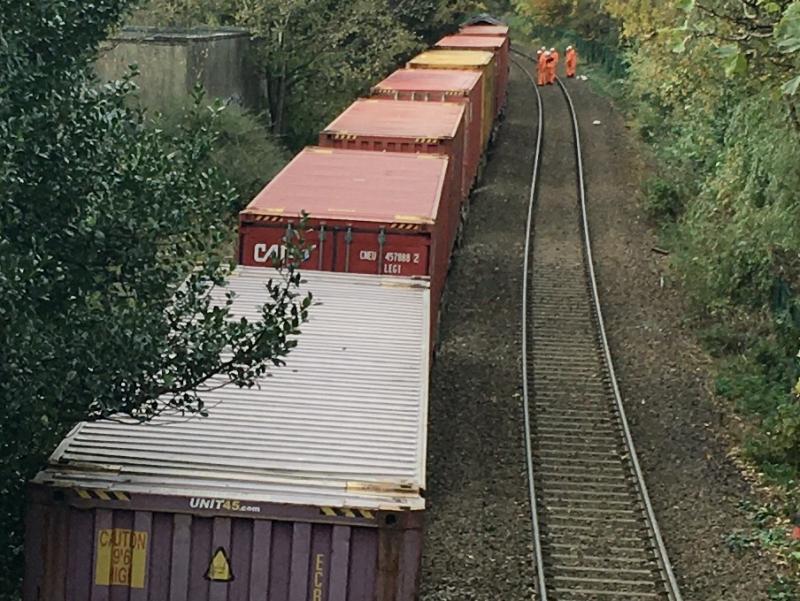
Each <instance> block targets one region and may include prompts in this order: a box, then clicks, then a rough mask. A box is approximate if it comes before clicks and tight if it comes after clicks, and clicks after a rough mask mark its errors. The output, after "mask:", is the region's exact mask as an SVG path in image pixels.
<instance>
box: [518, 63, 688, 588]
mask: <svg viewBox="0 0 800 601" xmlns="http://www.w3.org/2000/svg"><path fill="white" fill-rule="evenodd" d="M514 52H515V53H516V54H517V55H519V56H521V57H522V58H523V59H526V60H529V61H530V60H533V59H532V57H530V56H527V55H525V54H523V53H519V52H516V51H514ZM514 62H515V64H516V66H517V67H519V68H521V69H522V70H523V71H525V73H526V74H527V76H528V78H529V79H530V81H531V84H532V87H533V91H534V93H535V98H536V102H537V105H538V115H539V127H538V133H537V140H536V153H535V157H536V158H535V160H534V166H533V176H532V181H531V189H530V205H529V212H528V224H527V239H526V250H525V267H524V269H525V285H524V287H523V302H522V305H523V316H522V324H523V325H522V327H523V335H522V344H523V349H522V350H523V357H524V362H523V387H524V404H525V432H526V446H527V455H528V457H527V461H528V476H529V489H530V498H531V520H532V532H533V537H534V541H533V542H534V553H535V563H536V571H537V583H536V585H537V586H536V590H537V598H538V600H539V601H589V600H593V601H636V600H652V599H655V600H663V601H681V595H680V592H679V590H678V585H677V582H676V580H675V577H674V575H673V573H672V568H671V566H670V563H669V558H668V557H667V552H666V549H665V547H664V543H663V541H662V538H661V534H660V532H659V529H658V524H657V522H656V518H655V514H654V512H653V508H652V506H651V503H650V499H649V497H648V493H647V487H646V485H645V482H644V478H643V476H642V471H641V468H640V466H639V462H638V459H637V456H636V450H635V447H634V444H633V440H632V438H631V433H630V430H629V428H628V423H627V419H626V417H625V410H624V407H623V404H622V398H621V395H620V391H619V386H618V384H617V380H616V377H615V374H614V366H613V362H612V358H611V353H610V351H609V346H608V340H607V338H606V332H605V327H604V324H603V316H602V311H601V308H600V301H599V296H598V291H597V282H596V278H595V273H594V266H593V259H592V249H591V238H590V235H589V224H588V219H587V213H586V187H585V182H584V174H583V159H582V154H581V142H580V131H579V128H578V121H577V117H576V114H575V108H574V105H573V102H572V98H571V97H570V94H569V90H568V89H567V87H566V86H565V85H564V83H563V82H561V81H560V80H559V81H558V86H559V87H560V89H561V92H562V95H563V101H564V104H562V105H560V106H559V105H556V104H555V103H556V102H559V100H557V99H555V95H552V94H549V93H548V94H549V97H548V105H550V106H549V108H550V109H551V110H552V113H553V115H555V118H556V119H557V118H558V115H559V113H564V114H566V118H567V119H569V122H570V124H571V127H572V136H573V143H574V157H573V169H574V174H575V182H576V187H575V188H574V189H573V188H571V187H566V188H564V189H563V190H567V192H564V191H563V190H562V189H561V188H559V189H558V191H557V192H553V191H551V190H548V192H547V193H545V192H542V191H540V190H539V186H538V185H537V184H538V180H539V172H540V166H541V165H542V163H543V162H545V161H546V160H547V155H546V154H545V153H544V142H545V139H544V137H545V132H546V128H547V123H546V122H545V110H544V108H545V107H544V104H545V103H544V102H543V99H542V95H541V94H540V93H539V89H538V87H537V86H536V82H535V81H534V80H533V77H532V75H531V72H530V70H529V69H528V68H526V67H525V65H524V64H523V63H522V62H520V61H519V60H516V59H515V60H514ZM551 119H552V117H551ZM551 162H552V161H551ZM559 167H560V168H559V169H558V172H559V174H560V175H562V176H563V175H564V174H566V173H569V168H568V166H567V165H559ZM550 188H551V189H552V190H555V189H556V188H553V187H552V186H550Z"/></svg>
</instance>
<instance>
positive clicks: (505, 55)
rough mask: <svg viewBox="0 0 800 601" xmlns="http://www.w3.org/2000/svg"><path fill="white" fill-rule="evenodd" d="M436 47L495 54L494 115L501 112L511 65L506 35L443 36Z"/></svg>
mask: <svg viewBox="0 0 800 601" xmlns="http://www.w3.org/2000/svg"><path fill="white" fill-rule="evenodd" d="M436 48H441V49H443V50H481V51H487V52H492V53H493V54H494V56H495V61H496V67H495V71H494V74H495V84H494V91H495V116H498V115H500V114H501V113H502V112H503V108H504V107H505V104H506V91H507V88H508V76H509V68H510V66H511V63H510V57H509V49H510V43H509V39H508V37H507V36H487V35H467V34H458V35H451V36H446V37H443V38H442V39H441V40H439V41H438V42H436Z"/></svg>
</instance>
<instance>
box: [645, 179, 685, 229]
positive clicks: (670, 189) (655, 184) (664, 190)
mask: <svg viewBox="0 0 800 601" xmlns="http://www.w3.org/2000/svg"><path fill="white" fill-rule="evenodd" d="M644 192H645V210H646V211H647V214H648V215H649V216H650V217H651V218H653V219H656V220H658V221H662V220H667V221H675V220H676V219H677V218H678V216H679V215H680V214H681V213H682V212H683V202H682V200H681V197H680V194H679V192H678V189H677V188H676V186H675V185H673V184H672V183H671V182H668V181H667V180H665V179H663V178H660V177H653V178H650V179H649V180H648V181H647V182H646V183H645V186H644Z"/></svg>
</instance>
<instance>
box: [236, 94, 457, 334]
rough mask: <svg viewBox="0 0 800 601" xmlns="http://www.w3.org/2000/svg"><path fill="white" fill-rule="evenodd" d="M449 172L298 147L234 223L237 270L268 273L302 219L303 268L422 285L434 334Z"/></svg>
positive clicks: (406, 159) (438, 160)
mask: <svg viewBox="0 0 800 601" xmlns="http://www.w3.org/2000/svg"><path fill="white" fill-rule="evenodd" d="M407 104H420V103H407ZM451 106H452V105H451ZM448 163H449V159H448V158H447V157H446V156H441V155H428V154H416V155H412V154H406V153H399V152H372V151H360V150H340V149H332V148H314V147H311V148H306V149H305V150H303V151H302V152H300V154H298V155H297V156H296V157H295V158H294V159H293V160H292V161H291V162H290V163H289V164H288V165H287V166H286V167H285V168H284V169H283V170H282V171H281V172H280V173H279V174H278V175H277V176H276V177H275V178H274V179H273V180H272V181H271V182H270V183H269V184H268V185H267V186H266V187H265V188H264V189H263V190H262V191H261V192H260V193H259V194H258V195H257V196H256V197H255V198H254V199H253V201H252V202H251V203H250V204H249V205H248V206H247V207H246V208H245V209H244V210H243V211H242V212H241V213H240V214H239V263H240V264H242V265H251V266H262V267H263V266H271V265H272V257H274V256H275V255H276V253H277V254H279V253H280V248H281V245H282V244H283V241H284V239H285V236H286V232H287V227H290V226H292V225H294V226H296V224H297V222H298V216H299V215H300V213H301V211H305V212H306V213H307V214H308V215H309V221H308V231H307V232H306V238H305V239H306V242H307V243H308V244H310V245H312V248H311V250H310V253H309V255H308V258H307V259H306V260H305V262H304V263H303V268H304V269H315V270H320V271H339V272H349V273H369V274H376V275H397V276H429V277H430V279H431V315H432V319H431V331H432V333H433V335H435V333H436V324H437V317H438V310H439V302H440V300H441V296H442V291H443V289H444V283H445V278H446V277H447V269H448V265H449V261H450V252H451V250H452V246H453V241H454V238H455V231H456V228H457V226H458V217H459V214H458V213H455V214H451V213H449V212H448V210H447V209H448V203H447V202H446V201H445V199H446V198H447V195H448V192H447V188H446V185H447V173H448ZM434 339H435V338H434Z"/></svg>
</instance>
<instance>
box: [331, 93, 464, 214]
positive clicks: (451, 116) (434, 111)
mask: <svg viewBox="0 0 800 601" xmlns="http://www.w3.org/2000/svg"><path fill="white" fill-rule="evenodd" d="M465 114H466V111H465V108H464V106H461V105H457V104H452V103H439V102H431V103H428V104H425V105H422V104H420V103H416V102H409V101H405V100H397V101H391V102H384V101H380V100H376V99H369V98H361V99H359V100H356V101H355V102H354V103H353V104H351V105H350V106H349V107H348V108H346V109H345V110H344V112H343V113H342V114H341V115H339V116H338V117H337V118H336V119H334V120H333V121H332V122H331V123H330V124H329V125H328V126H327V127H326V128H325V129H324V130H323V131H322V132H320V135H319V145H320V146H326V147H330V148H347V149H351V150H378V151H389V152H413V153H425V154H441V155H445V156H448V157H449V158H450V169H449V176H448V177H449V178H450V180H451V182H452V185H451V186H450V189H451V190H452V191H453V192H454V197H453V198H452V199H449V201H450V202H453V203H455V204H456V205H458V206H460V205H461V202H462V201H463V200H464V198H465V197H466V195H467V194H468V192H469V184H468V182H467V176H466V172H465V169H464V162H465V159H464V156H465V151H466V149H467V148H468V146H469V140H468V136H469V132H468V130H467V127H466V125H467V124H466V120H465Z"/></svg>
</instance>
